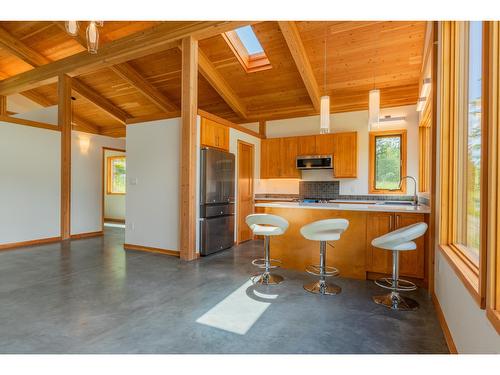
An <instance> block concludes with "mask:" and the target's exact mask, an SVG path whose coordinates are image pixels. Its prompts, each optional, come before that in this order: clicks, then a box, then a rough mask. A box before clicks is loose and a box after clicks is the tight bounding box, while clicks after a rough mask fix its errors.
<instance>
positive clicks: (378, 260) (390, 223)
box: [366, 212, 425, 279]
mask: <svg viewBox="0 0 500 375" xmlns="http://www.w3.org/2000/svg"><path fill="white" fill-rule="evenodd" d="M423 221H425V218H424V214H416V213H415V214H413V213H411V214H407V213H389V212H380V213H379V212H370V213H369V214H368V218H367V228H366V270H367V272H376V273H384V274H392V252H391V251H388V250H383V249H379V248H376V247H374V246H372V245H371V242H372V240H373V239H375V238H377V237H379V236H382V235H384V234H386V233H389V232H391V231H393V230H396V229H398V228H402V227H405V226H407V225H411V224H415V223H419V222H423ZM424 238H425V236H422V237H420V238H417V239H416V240H415V243H416V244H417V249H416V250H413V251H402V252H401V253H400V256H399V273H400V275H401V276H407V277H414V278H419V279H423V278H424V275H425V270H424V267H425V240H424Z"/></svg>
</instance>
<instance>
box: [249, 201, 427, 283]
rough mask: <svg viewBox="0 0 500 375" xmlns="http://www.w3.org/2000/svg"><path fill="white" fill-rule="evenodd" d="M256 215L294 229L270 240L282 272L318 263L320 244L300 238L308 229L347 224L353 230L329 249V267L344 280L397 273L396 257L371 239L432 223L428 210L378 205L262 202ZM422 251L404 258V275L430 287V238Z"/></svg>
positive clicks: (423, 242) (419, 242)
mask: <svg viewBox="0 0 500 375" xmlns="http://www.w3.org/2000/svg"><path fill="white" fill-rule="evenodd" d="M255 211H256V212H262V213H269V214H275V215H279V216H282V217H284V218H285V219H287V220H288V222H289V224H290V226H289V228H288V230H287V232H286V233H285V234H284V235H282V236H276V237H272V238H271V257H272V258H274V259H280V260H281V261H282V262H283V263H282V267H283V268H290V269H295V270H298V271H304V270H305V267H306V266H307V265H310V264H318V262H319V243H318V242H315V241H309V240H306V239H305V238H304V237H302V235H301V234H300V228H301V227H302V226H303V225H306V224H308V223H311V222H313V221H317V220H323V219H332V218H343V219H347V220H349V228H348V229H347V230H346V231H345V232H344V233H343V235H342V236H341V238H340V240H339V241H335V242H332V243H331V245H333V246H334V248H332V247H330V246H328V247H327V256H326V263H327V265H329V266H334V267H336V268H338V269H339V270H340V274H341V276H343V277H348V278H355V279H367V278H369V279H373V278H376V277H379V276H380V275H382V274H390V273H391V271H392V268H391V267H392V256H391V252H389V251H386V250H382V249H378V248H375V247H373V246H371V241H372V239H374V238H376V237H378V236H381V235H383V234H385V233H388V232H390V231H392V230H395V229H397V228H401V227H404V226H406V225H410V224H413V223H417V222H421V221H425V222H427V221H428V216H429V215H428V214H429V213H430V209H429V207H428V206H424V205H419V206H416V207H414V206H407V205H403V204H384V203H380V202H379V203H377V202H363V203H357V202H349V203H300V202H261V203H256V204H255ZM415 242H416V243H417V250H415V251H408V252H404V253H403V254H401V256H400V274H401V275H402V276H406V277H410V278H412V279H415V280H419V281H420V282H419V284H421V285H422V284H425V283H426V273H427V272H426V271H427V270H426V268H427V267H426V259H427V249H426V242H427V241H426V237H421V238H419V239H417V240H416V241H415Z"/></svg>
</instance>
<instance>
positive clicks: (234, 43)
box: [222, 26, 272, 73]
mask: <svg viewBox="0 0 500 375" xmlns="http://www.w3.org/2000/svg"><path fill="white" fill-rule="evenodd" d="M222 37H223V38H224V40H225V41H226V42H227V44H228V46H229V47H230V48H231V50H232V51H233V53H234V54H235V56H236V58H237V59H238V61H239V62H240V64H241V66H242V67H243V69H245V71H246V72H247V73H252V72H259V71H262V70H267V69H271V68H272V66H271V63H270V61H269V59H268V58H267V55H266V53H265V52H264V48H262V45H261V44H260V42H259V39H258V38H257V36H256V35H255V33H254V31H253V28H252V26H244V27H240V28H238V29H236V30H233V31H229V32H227V33H224V34H222Z"/></svg>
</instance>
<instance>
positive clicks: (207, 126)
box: [200, 117, 229, 151]
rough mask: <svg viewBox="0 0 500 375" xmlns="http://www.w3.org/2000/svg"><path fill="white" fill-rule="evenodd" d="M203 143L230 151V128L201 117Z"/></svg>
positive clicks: (203, 144)
mask: <svg viewBox="0 0 500 375" xmlns="http://www.w3.org/2000/svg"><path fill="white" fill-rule="evenodd" d="M200 133H201V142H200V143H201V145H202V146H208V147H214V148H218V149H221V150H225V151H229V128H228V127H227V126H225V125H222V124H219V123H218V122H215V121H213V120H209V119H207V118H204V117H202V118H201V132H200Z"/></svg>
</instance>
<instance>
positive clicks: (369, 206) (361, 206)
mask: <svg viewBox="0 0 500 375" xmlns="http://www.w3.org/2000/svg"><path fill="white" fill-rule="evenodd" d="M255 207H269V208H308V209H315V210H338V211H368V212H406V213H420V214H428V213H430V212H431V209H430V207H429V206H425V205H419V206H417V207H414V206H400V205H388V204H376V203H300V202H290V201H280V202H276V201H274V202H270V203H256V204H255Z"/></svg>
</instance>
